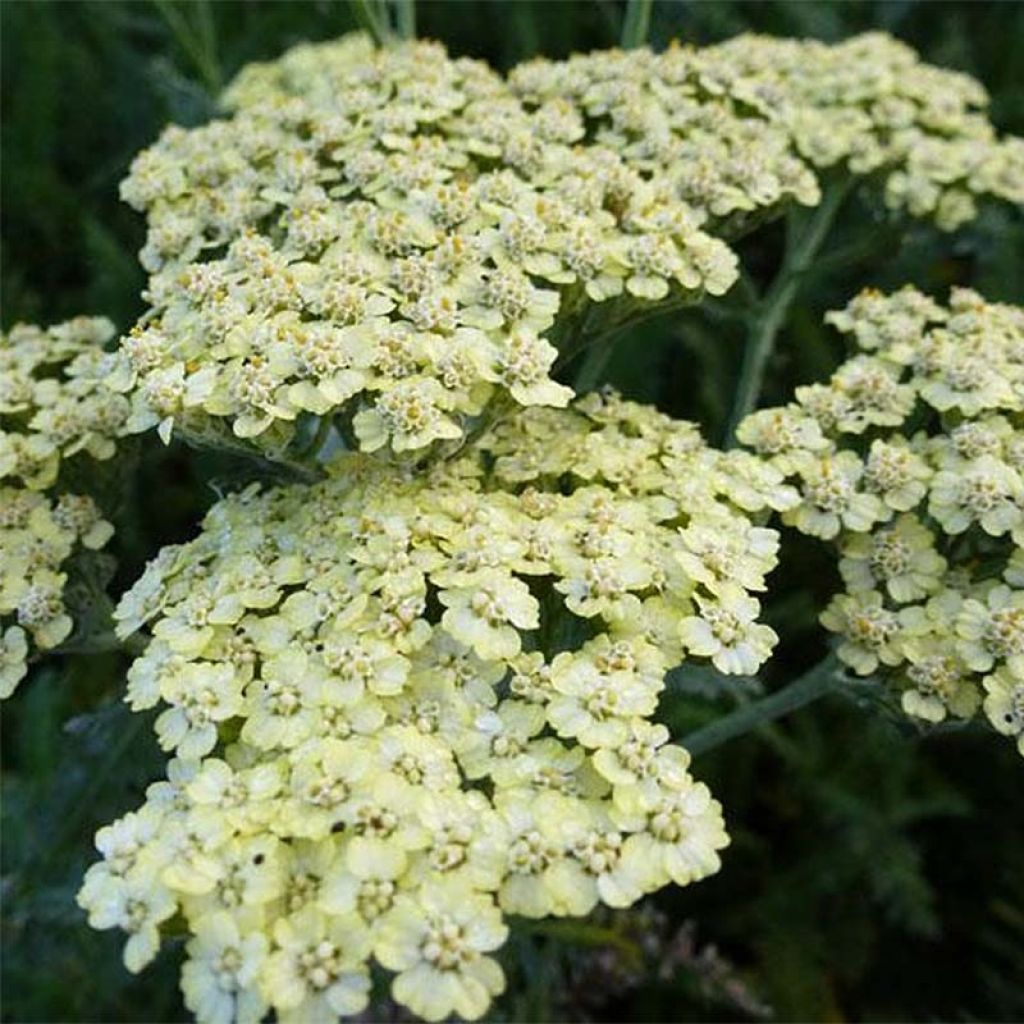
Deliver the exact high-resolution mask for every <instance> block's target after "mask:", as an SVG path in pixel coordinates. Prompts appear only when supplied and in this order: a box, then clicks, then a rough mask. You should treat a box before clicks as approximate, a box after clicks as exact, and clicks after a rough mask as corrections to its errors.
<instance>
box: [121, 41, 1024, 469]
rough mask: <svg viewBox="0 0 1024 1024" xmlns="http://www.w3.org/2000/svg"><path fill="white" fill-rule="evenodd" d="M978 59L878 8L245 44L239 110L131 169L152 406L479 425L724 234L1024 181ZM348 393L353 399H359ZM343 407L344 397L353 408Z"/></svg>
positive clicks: (279, 441)
mask: <svg viewBox="0 0 1024 1024" xmlns="http://www.w3.org/2000/svg"><path fill="white" fill-rule="evenodd" d="M984 102H985V96H984V92H983V90H982V89H981V87H980V86H979V85H978V84H977V83H976V82H974V81H973V80H971V79H969V78H967V77H965V76H963V75H960V74H956V73H952V72H948V71H943V70H939V69H937V68H933V67H930V66H928V65H925V64H922V63H920V62H919V61H918V59H917V57H916V55H915V54H914V52H913V51H912V50H910V49H908V48H907V47H905V46H903V45H902V44H899V43H897V42H895V41H894V40H892V39H889V38H888V37H885V36H882V35H877V34H876V35H867V36H861V37H858V38H856V39H853V40H851V41H848V42H846V43H843V44H840V45H838V46H833V47H829V46H825V45H824V44H821V43H816V42H793V41H778V40H770V39H765V38H760V37H751V36H744V37H740V38H739V39H736V40H733V41H732V42H729V43H726V44H723V45H721V46H716V47H711V48H708V49H704V50H694V49H689V48H685V47H679V46H673V47H671V48H669V49H668V50H667V51H666V52H664V53H661V54H654V53H651V52H650V51H646V50H640V51H630V52H629V53H628V54H626V53H623V52H620V51H610V52H605V53H593V54H590V55H587V56H574V57H572V58H570V59H569V60H567V61H563V62H551V61H544V60H537V61H531V62H529V63H527V64H523V65H521V66H520V67H518V68H516V69H514V70H513V71H512V73H511V74H510V75H509V77H508V78H507V79H503V78H501V77H500V76H498V75H497V74H495V73H494V72H493V71H491V70H490V69H488V68H487V67H486V66H485V65H484V64H482V63H480V62H478V61H473V60H469V59H458V60H452V59H450V58H448V56H447V55H446V53H445V51H444V49H443V48H442V47H441V46H439V45H437V44H433V43H423V42H419V43H409V44H404V45H399V46H397V47H395V48H392V49H388V50H384V51H376V50H374V49H373V48H372V47H370V46H369V45H368V43H367V42H366V40H365V39H363V38H362V37H358V36H357V37H349V38H346V39H343V40H341V41H340V42H336V43H329V44H323V45H317V46H302V47H298V48H296V49H295V50H293V51H291V52H290V53H289V54H287V55H286V56H285V57H284V58H282V59H281V60H280V61H278V62H275V63H273V64H268V65H257V66H253V67H252V68H249V69H247V70H246V71H244V72H243V73H242V74H241V75H240V76H239V79H238V80H237V81H236V82H235V84H234V85H233V86H232V87H231V88H230V89H229V90H228V92H227V94H226V106H227V108H228V109H229V110H231V111H233V113H232V116H230V117H228V118H225V119H222V120H217V121H214V122H213V123H211V124H208V125H205V126H203V127H200V128H196V129H193V130H184V129H182V128H178V127H172V128H169V129H168V130H167V131H166V132H165V133H164V135H163V136H162V138H161V139H160V141H159V142H158V143H157V144H156V145H155V146H153V147H152V148H151V149H149V150H147V151H145V152H144V153H142V154H141V155H140V156H139V157H138V158H137V160H136V161H135V163H134V164H133V166H132V171H131V174H130V176H129V178H128V179H127V180H126V181H125V182H124V184H123V186H122V194H123V196H124V198H125V199H126V200H127V201H128V202H130V203H131V204H132V205H133V206H135V207H136V208H138V209H140V210H143V211H145V212H146V214H147V219H148V224H149V234H148V239H147V242H146V246H145V248H144V249H143V252H142V260H143V263H144V265H145V266H146V268H147V269H148V270H149V272H150V274H151V278H150V282H149V288H148V292H147V295H148V299H149V302H150V304H151V309H150V311H149V313H147V315H146V317H145V318H144V319H143V321H142V322H141V323H140V324H139V325H138V326H137V327H136V328H135V329H134V330H133V331H132V332H131V333H130V334H129V335H128V336H127V337H126V338H124V339H123V342H122V350H123V352H124V353H125V355H126V357H127V361H128V369H129V371H130V372H129V374H128V375H127V376H126V378H125V380H124V382H123V385H124V386H125V387H126V388H130V389H131V391H132V403H133V413H132V417H131V421H130V425H131V427H132V429H144V428H146V427H149V426H153V425H158V424H159V426H160V429H161V433H162V435H163V436H164V437H165V439H166V437H167V436H168V435H169V432H170V431H171V430H172V429H175V428H177V429H179V430H184V431H185V432H186V433H191V434H197V435H207V436H208V435H211V434H212V435H217V434H220V435H222V436H223V435H224V434H226V433H227V432H228V431H229V430H230V431H233V433H234V434H235V435H236V436H237V437H238V438H241V439H243V443H245V444H248V445H254V446H257V447H259V448H261V449H262V450H263V451H264V452H265V453H268V454H271V455H274V456H281V455H282V453H283V452H284V450H285V449H287V448H288V447H289V445H293V444H294V443H296V442H297V441H300V442H301V440H302V435H303V432H302V430H301V424H302V422H303V421H305V420H308V419H309V418H310V417H320V418H327V419H328V420H333V419H335V418H337V426H338V427H339V428H340V430H341V433H342V435H343V436H344V437H345V438H346V440H347V441H348V442H349V443H350V444H353V445H357V446H358V447H360V448H361V449H362V450H364V451H374V450H377V449H384V450H385V451H392V452H394V453H398V454H401V453H404V452H410V451H411V452H413V453H414V456H415V457H418V456H419V455H421V454H422V453H423V451H424V450H425V449H426V448H427V447H428V446H431V445H432V444H433V443H434V442H445V441H448V442H453V443H457V442H458V441H459V440H460V439H461V438H463V437H464V436H466V435H467V434H472V433H473V432H474V431H475V429H476V425H477V421H478V418H479V416H480V414H481V412H482V410H483V409H484V407H485V405H486V404H487V403H488V401H489V400H491V399H492V397H494V396H495V395H499V396H504V398H505V400H506V401H510V402H511V403H513V404H518V405H523V406H534V405H543V406H564V405H565V404H566V402H567V401H568V400H569V398H570V397H571V394H570V392H569V391H568V389H566V388H565V387H563V386H561V385H559V384H558V383H556V382H555V381H554V380H553V378H552V374H553V371H554V369H555V368H556V363H557V362H558V360H559V359H562V360H564V359H567V358H569V357H570V356H571V355H572V354H573V353H574V352H575V351H576V349H577V348H578V346H579V345H580V344H585V343H587V342H588V341H590V340H592V339H593V337H594V336H595V335H596V334H597V333H599V332H598V330H597V328H598V321H600V326H601V327H603V328H607V329H612V328H615V327H616V326H621V325H622V324H623V323H624V322H628V321H629V320H630V319H631V318H634V317H635V316H637V315H638V311H642V310H644V309H648V310H649V309H650V308H652V307H655V306H658V307H670V306H673V305H679V304H682V303H685V302H695V301H698V300H699V299H700V298H701V297H702V296H703V295H704V294H705V293H710V294H713V295H718V294H721V293H723V292H725V291H726V290H727V289H728V288H729V287H730V286H731V285H732V283H733V282H734V280H735V279H736V276H737V271H736V262H737V261H736V256H735V254H734V253H733V252H732V250H731V249H730V248H729V247H728V245H727V243H726V240H727V239H731V238H734V237H736V236H737V235H739V234H741V233H743V232H744V231H745V230H748V229H749V228H750V227H752V226H753V225H756V224H757V223H759V222H760V221H761V220H763V219H765V218H767V217H769V216H774V215H777V214H779V213H781V212H782V210H783V209H784V208H785V206H786V205H788V204H791V203H800V204H803V205H814V204H816V203H817V202H818V201H819V199H820V195H821V192H820V187H819V179H818V175H819V172H820V173H821V174H824V175H826V176H830V177H836V176H840V177H841V176H842V175H844V174H845V175H851V174H852V175H855V176H874V177H878V178H879V179H880V181H882V182H883V183H884V185H883V189H884V194H885V197H886V201H887V202H888V203H889V204H890V205H891V206H893V207H895V208H898V209H905V210H907V211H909V212H910V213H911V214H914V215H918V216H929V217H932V218H934V219H935V220H936V221H937V222H938V223H939V224H940V225H941V226H943V227H954V226H956V225H957V224H959V223H961V222H963V221H964V220H967V219H970V217H971V216H973V214H974V212H975V200H976V199H977V198H978V197H982V196H995V197H1000V198H1005V199H1009V200H1011V201H1012V200H1024V145H1022V143H1021V141H1020V140H1018V139H1005V140H1001V141H1000V140H998V139H997V138H996V136H995V133H994V130H993V128H992V127H991V125H990V124H989V122H988V120H987V119H986V117H985V116H984V113H983V106H984ZM336 414H337V416H336ZM328 425H330V424H328Z"/></svg>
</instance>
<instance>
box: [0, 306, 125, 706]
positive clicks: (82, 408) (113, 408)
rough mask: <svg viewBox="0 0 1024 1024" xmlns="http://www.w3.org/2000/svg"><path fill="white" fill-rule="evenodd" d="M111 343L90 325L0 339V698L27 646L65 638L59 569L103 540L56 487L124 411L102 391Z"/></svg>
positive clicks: (95, 512)
mask: <svg viewBox="0 0 1024 1024" xmlns="http://www.w3.org/2000/svg"><path fill="white" fill-rule="evenodd" d="M113 337H114V326H113V324H111V323H110V321H109V320H105V319H103V318H100V317H78V318H77V319H74V320H69V321H67V322H66V323H62V324H58V325H56V326H54V327H50V328H48V329H45V330H44V329H42V328H39V327H34V326H30V325H28V324H18V325H17V326H15V327H13V328H12V329H11V330H10V331H9V332H8V333H6V334H2V333H0V698H4V697H9V696H10V695H11V693H12V692H13V691H14V688H15V687H16V686H17V684H18V683H19V682H20V681H21V679H22V678H24V676H25V674H26V672H27V658H28V653H29V640H30V639H31V641H32V643H33V644H34V645H35V646H36V647H38V648H41V649H46V648H51V647H56V646H57V645H58V644H60V643H61V642H62V641H63V640H65V639H66V638H67V636H68V634H69V633H70V632H71V629H72V621H71V618H70V616H69V615H68V614H67V612H66V610H65V607H64V602H63V599H62V595H63V591H64V584H65V582H66V579H67V575H66V573H64V572H62V571H61V567H62V565H63V564H64V563H65V562H66V561H67V560H68V559H69V558H70V557H71V555H72V554H73V552H74V551H75V550H76V548H78V547H79V546H84V547H86V548H90V549H97V548H101V547H103V545H104V544H106V543H107V541H108V540H109V539H110V537H111V535H112V534H113V528H112V527H111V526H110V524H109V523H107V522H106V521H105V520H104V519H103V518H102V514H101V512H100V510H99V508H98V507H97V506H96V504H95V502H94V501H93V500H92V499H91V498H90V497H89V496H88V495H83V494H75V493H70V492H68V491H67V490H66V489H64V488H62V487H60V486H59V481H58V478H59V475H60V469H61V464H62V462H63V460H65V459H68V458H72V457H74V456H75V455H77V454H78V453H80V452H84V453H86V454H87V455H90V456H92V457H93V458H94V459H100V460H103V459H108V458H110V457H111V456H112V455H113V454H114V450H115V439H116V438H117V437H118V436H119V435H120V433H121V432H122V429H123V426H124V423H125V421H126V419H127V417H128V407H129V403H128V401H127V399H125V398H124V397H123V396H122V395H119V394H116V393H114V392H112V391H110V390H109V389H108V388H107V386H106V381H107V378H108V376H109V375H110V373H111V372H113V371H114V369H115V367H116V365H117V364H118V357H117V355H116V354H113V353H109V352H106V351H105V350H104V348H103V346H104V345H105V344H106V343H107V342H109V341H110V340H111V339H112V338H113ZM53 489H56V490H57V491H59V492H60V493H58V494H56V495H55V496H52V497H51V496H50V495H48V494H46V493H44V492H45V491H48V490H53Z"/></svg>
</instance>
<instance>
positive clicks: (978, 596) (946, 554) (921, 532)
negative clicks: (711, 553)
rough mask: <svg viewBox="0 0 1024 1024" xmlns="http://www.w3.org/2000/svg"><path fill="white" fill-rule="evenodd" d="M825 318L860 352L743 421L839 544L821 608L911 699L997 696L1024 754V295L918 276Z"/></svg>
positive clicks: (943, 712) (845, 642)
mask: <svg viewBox="0 0 1024 1024" xmlns="http://www.w3.org/2000/svg"><path fill="white" fill-rule="evenodd" d="M827 319H828V320H829V322H831V323H832V324H833V325H834V326H836V327H837V328H838V329H839V330H840V331H842V332H843V333H845V334H848V335H850V336H851V337H852V339H853V342H854V344H855V346H856V348H857V349H858V354H856V355H854V356H853V358H851V359H850V360H849V361H848V362H846V363H844V364H843V365H842V366H841V367H840V368H839V370H838V371H837V372H836V373H835V375H834V376H833V377H832V379H831V381H830V382H829V383H828V384H825V385H811V386H808V387H802V388H798V389H797V392H796V401H795V402H793V403H791V404H790V405H788V406H785V407H782V408H777V409H766V410H762V411H761V412H757V413H755V414H754V415H752V416H750V417H749V418H748V419H747V420H746V421H745V422H744V423H743V424H742V425H741V427H740V430H739V431H738V436H739V438H740V440H742V441H743V442H745V443H746V444H748V445H749V446H750V447H752V448H753V449H754V451H756V452H757V453H759V454H760V455H762V456H764V457H766V458H767V459H768V460H769V461H770V462H771V463H772V464H773V465H774V466H776V467H777V468H778V469H779V470H780V471H781V472H783V473H785V474H787V476H788V479H789V480H790V482H792V483H793V484H795V485H796V486H797V487H798V488H799V490H800V493H801V496H802V500H801V502H800V504H799V505H797V506H796V507H795V508H792V509H789V510H787V511H785V512H784V513H783V521H784V522H786V523H788V524H789V525H791V526H795V527H796V528H797V529H798V530H800V531H801V532H802V533H806V534H810V535H811V536H815V537H820V538H822V539H824V540H828V541H831V542H833V543H834V544H835V545H836V546H837V548H838V550H839V553H840V555H841V561H840V562H839V570H840V572H841V574H842V578H843V582H844V583H845V586H846V591H845V592H844V593H842V594H840V595H838V596H836V597H835V598H834V599H833V601H832V603H831V604H830V605H829V607H828V608H827V609H826V611H825V612H824V613H823V615H822V618H821V621H822V623H823V624H824V625H825V626H826V627H827V628H828V629H830V630H832V631H834V632H836V633H838V634H839V635H840V636H841V637H842V643H841V644H840V647H839V652H838V653H839V657H840V658H841V659H842V660H843V661H844V662H845V663H846V664H847V665H849V666H850V667H851V668H852V669H853V670H854V671H855V672H857V673H858V674H861V675H868V674H872V673H876V672H880V673H881V674H882V675H883V676H884V677H885V678H886V679H888V680H889V681H890V682H891V683H892V684H893V685H894V686H896V687H897V688H898V690H899V691H900V693H901V700H902V706H903V710H904V711H905V712H906V713H907V714H909V715H912V716H915V717H917V718H921V719H924V720H926V721H929V722H940V721H942V720H943V719H945V718H946V717H947V716H948V715H953V716H955V717H956V718H961V719H967V718H971V717H972V716H973V715H974V714H975V713H976V711H977V710H978V709H979V708H980V707H983V708H984V711H985V714H986V715H987V717H988V719H989V721H990V722H991V724H992V726H993V728H995V729H996V730H997V731H998V732H1000V733H1002V734H1004V735H1006V736H1009V737H1011V738H1015V739H1016V741H1017V746H1018V749H1019V750H1020V751H1021V753H1022V754H1024V557H1022V544H1024V309H1022V308H1020V307H1018V306H1010V305H1002V304H997V303H987V302H985V301H984V300H983V299H982V298H981V297H980V296H979V295H978V294H977V293H975V292H973V291H969V290H967V289H955V290H954V291H953V293H952V295H951V296H950V300H949V305H948V307H943V306H940V305H939V304H937V303H936V302H934V301H933V300H931V299H930V298H928V297H926V296H924V295H922V294H921V293H920V292H918V291H916V290H914V289H913V288H904V289H903V290H902V291H899V292H896V293H895V294H892V295H888V296H886V295H882V294H879V293H877V292H874V291H866V292H864V293H862V294H861V295H860V296H858V297H857V298H856V299H854V300H853V302H851V303H850V305H849V306H848V307H847V308H846V309H845V310H843V311H841V312H838V313H831V314H829V316H828V318H827Z"/></svg>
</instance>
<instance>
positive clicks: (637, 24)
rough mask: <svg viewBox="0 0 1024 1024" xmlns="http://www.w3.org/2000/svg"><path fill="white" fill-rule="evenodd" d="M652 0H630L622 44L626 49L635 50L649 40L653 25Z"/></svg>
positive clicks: (623, 24)
mask: <svg viewBox="0 0 1024 1024" xmlns="http://www.w3.org/2000/svg"><path fill="white" fill-rule="evenodd" d="M651 6H652V0H628V3H627V4H626V17H625V18H624V19H623V22H622V39H621V41H620V45H621V46H622V49H624V50H635V49H636V48H637V47H638V46H643V45H644V44H645V43H646V42H647V33H648V31H649V30H650V27H651Z"/></svg>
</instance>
